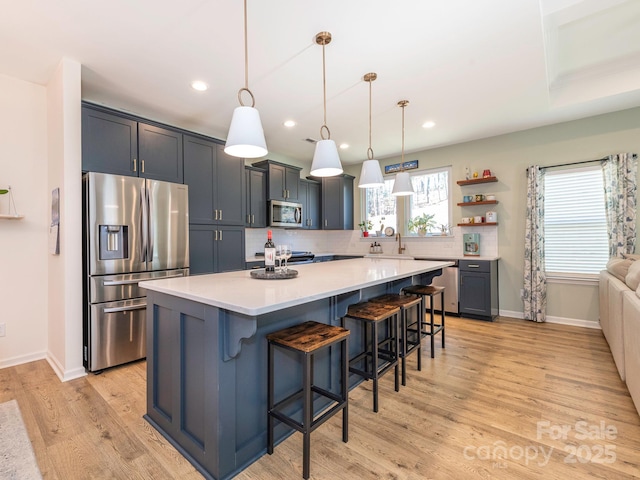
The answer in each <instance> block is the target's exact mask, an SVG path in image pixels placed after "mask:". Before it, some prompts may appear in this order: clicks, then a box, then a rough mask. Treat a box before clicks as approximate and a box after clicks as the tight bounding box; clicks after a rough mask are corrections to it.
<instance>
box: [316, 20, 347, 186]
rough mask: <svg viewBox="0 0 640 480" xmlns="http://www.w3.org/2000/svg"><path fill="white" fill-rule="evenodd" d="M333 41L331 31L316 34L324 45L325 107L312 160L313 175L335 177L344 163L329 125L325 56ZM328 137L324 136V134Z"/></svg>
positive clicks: (323, 90) (318, 41)
mask: <svg viewBox="0 0 640 480" xmlns="http://www.w3.org/2000/svg"><path fill="white" fill-rule="evenodd" d="M330 42H331V34H330V33H329V32H320V33H318V34H317V35H316V43H317V44H318V45H322V98H323V109H324V123H323V124H322V127H320V138H322V140H318V141H317V142H316V150H315V152H314V154H313V161H312V162H311V175H313V176H315V177H333V176H335V175H340V174H341V173H342V164H341V163H340V156H339V155H338V148H337V147H336V142H334V141H333V140H331V132H330V131H329V127H327V81H326V75H325V58H324V47H325V45H328V44H329V43H330ZM325 131H326V134H327V138H324V134H325Z"/></svg>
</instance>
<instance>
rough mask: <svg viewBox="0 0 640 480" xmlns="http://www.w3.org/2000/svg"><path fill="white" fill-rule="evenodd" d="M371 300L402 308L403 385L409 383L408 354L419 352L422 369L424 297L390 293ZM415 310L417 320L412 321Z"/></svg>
mask: <svg viewBox="0 0 640 480" xmlns="http://www.w3.org/2000/svg"><path fill="white" fill-rule="evenodd" d="M369 301H370V302H375V303H384V304H386V305H392V306H394V307H399V308H400V359H401V360H402V385H406V384H407V355H409V354H411V353H412V352H414V351H417V352H418V371H420V370H422V355H420V344H421V343H422V342H421V340H422V333H421V332H422V322H423V321H424V309H423V308H422V299H421V298H416V297H412V296H408V295H398V294H396V293H390V294H387V295H381V296H379V297H375V298H371V299H369ZM412 311H415V314H416V315H415V321H412V316H411V312H412Z"/></svg>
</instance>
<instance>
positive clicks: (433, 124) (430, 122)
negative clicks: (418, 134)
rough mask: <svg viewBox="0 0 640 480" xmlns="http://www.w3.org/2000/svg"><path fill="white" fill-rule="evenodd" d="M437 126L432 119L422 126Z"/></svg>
mask: <svg viewBox="0 0 640 480" xmlns="http://www.w3.org/2000/svg"><path fill="white" fill-rule="evenodd" d="M435 126H436V122H432V121H431V120H429V121H428V122H424V123H423V124H422V128H433V127H435Z"/></svg>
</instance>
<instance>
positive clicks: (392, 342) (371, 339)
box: [342, 302, 400, 412]
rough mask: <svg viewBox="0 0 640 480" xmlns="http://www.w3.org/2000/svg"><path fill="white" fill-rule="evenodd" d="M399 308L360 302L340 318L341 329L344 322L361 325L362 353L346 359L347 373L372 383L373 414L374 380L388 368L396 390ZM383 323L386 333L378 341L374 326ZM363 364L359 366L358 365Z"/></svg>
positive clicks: (397, 388)
mask: <svg viewBox="0 0 640 480" xmlns="http://www.w3.org/2000/svg"><path fill="white" fill-rule="evenodd" d="M399 313H400V308H399V307H397V306H394V305H386V304H384V303H375V302H362V303H356V304H353V305H350V306H349V307H348V308H347V314H346V315H345V316H344V317H342V326H343V327H345V325H346V322H347V320H355V321H358V322H360V323H361V325H362V343H363V350H362V352H361V353H359V354H357V355H356V356H355V357H353V358H350V359H349V371H350V372H352V373H355V374H357V375H360V376H361V377H363V378H364V379H366V380H373V411H374V412H377V411H378V379H379V378H380V377H382V376H383V375H384V374H385V373H387V372H388V371H389V370H391V369H392V368H393V369H394V375H395V390H396V392H397V391H399V390H400V384H399V380H398V359H399V352H400V339H399V331H398V314H399ZM385 321H386V331H385V332H384V333H385V335H384V337H383V338H382V339H380V337H379V334H380V333H381V332H380V331H379V328H378V326H379V325H380V324H381V323H382V322H385ZM360 363H363V364H364V365H363V367H362V368H359V367H358V365H359V364H360Z"/></svg>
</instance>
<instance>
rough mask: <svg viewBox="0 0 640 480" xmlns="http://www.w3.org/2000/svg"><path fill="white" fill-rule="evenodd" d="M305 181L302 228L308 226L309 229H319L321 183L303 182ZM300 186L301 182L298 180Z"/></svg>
mask: <svg viewBox="0 0 640 480" xmlns="http://www.w3.org/2000/svg"><path fill="white" fill-rule="evenodd" d="M305 183H306V190H307V191H306V205H305V207H306V209H304V210H303V213H304V218H305V222H304V228H308V229H309V230H319V229H320V223H321V221H320V218H321V217H320V189H321V185H320V184H319V183H316V182H305ZM300 186H301V187H302V182H300Z"/></svg>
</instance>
